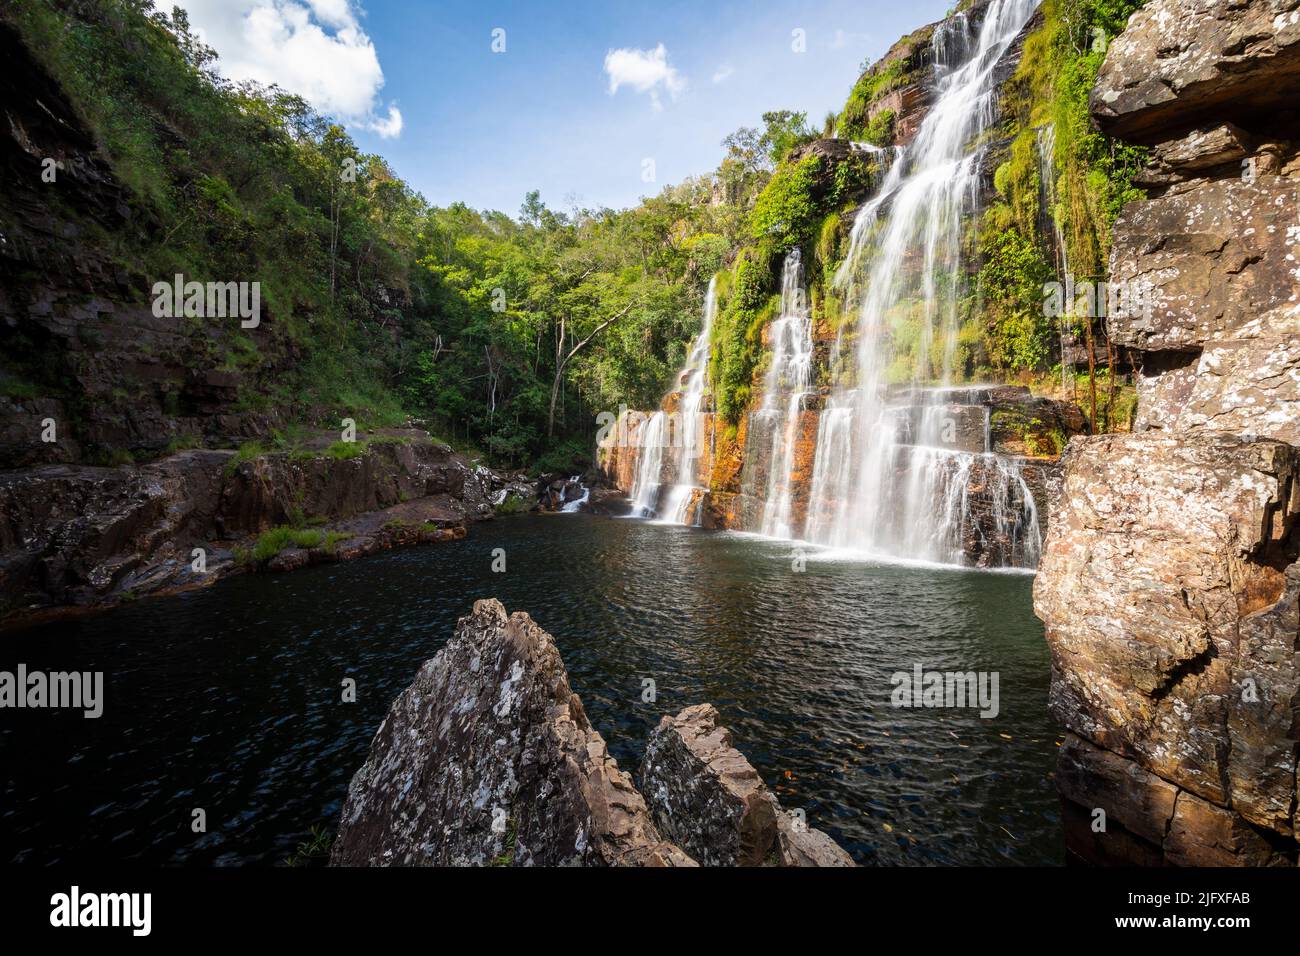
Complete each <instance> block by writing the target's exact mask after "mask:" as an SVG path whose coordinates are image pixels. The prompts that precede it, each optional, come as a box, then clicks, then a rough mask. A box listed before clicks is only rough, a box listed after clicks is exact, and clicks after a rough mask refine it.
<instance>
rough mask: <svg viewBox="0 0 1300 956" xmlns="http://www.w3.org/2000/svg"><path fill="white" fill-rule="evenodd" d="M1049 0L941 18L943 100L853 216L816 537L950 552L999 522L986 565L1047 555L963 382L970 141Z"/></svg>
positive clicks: (815, 482) (939, 85) (988, 122)
mask: <svg viewBox="0 0 1300 956" xmlns="http://www.w3.org/2000/svg"><path fill="white" fill-rule="evenodd" d="M1038 3H1039V0H993V2H991V3H990V4H989V5H988V6H987V8H985V11H984V16H983V19H982V20H981V22H980V23H979V25H978V26H975V25H973V24H972V23H971V21H970V19H969V18H968V17H967V16H966V15H964V14H958V15H954V16H953V17H951V18H949V19H948V20H946V21H944V22H943V23H942V24H940V25H939V26H938V27H936V29H935V31H934V36H933V37H932V39H931V58H932V62H933V63H934V64H935V96H934V105H933V106H932V107H931V109H930V111H929V113H928V114H927V115H926V116H925V118H924V119H923V120H922V122H921V125H920V128H919V129H918V131H917V134H916V136H915V138H914V139H913V141H912V142H911V143H910V144H909V145H908V146H907V147H905V148H904V149H903V150H902V152H901V154H900V155H899V156H898V157H897V158H896V159H895V160H894V162H893V163H892V164H891V165H890V167H889V171H888V173H887V175H886V176H885V178H884V180H883V182H882V184H881V186H880V189H879V190H878V191H877V193H876V195H875V196H874V197H873V198H872V199H871V200H870V201H869V202H867V203H866V205H864V206H863V207H862V209H861V210H860V211H859V213H858V216H857V219H856V220H855V222H854V225H853V230H852V233H851V239H850V249H849V252H848V255H847V256H846V258H845V261H844V263H843V265H842V266H841V267H840V269H839V270H838V272H837V275H836V277H835V283H836V285H837V286H838V287H839V288H840V290H841V291H842V292H843V294H844V295H845V298H846V301H848V302H851V303H853V304H854V306H855V307H856V311H857V319H856V335H857V345H856V355H855V356H846V357H844V358H843V360H842V361H840V362H838V363H837V364H836V366H835V367H833V369H832V375H833V383H834V392H833V394H832V396H831V397H830V399H829V401H828V403H827V407H826V409H825V411H824V412H823V414H822V416H821V419H820V422H819V428H818V436H817V449H816V454H815V457H814V464H813V478H812V488H811V505H810V509H809V513H808V517H807V521H806V524H805V526H804V537H805V538H807V539H808V540H810V541H812V542H814V543H819V544H827V545H832V546H840V547H851V548H854V549H860V550H864V551H868V552H873V553H878V554H882V555H886V556H891V557H900V558H911V559H918V560H925V561H935V562H941V563H945V564H953V563H964V562H963V557H964V555H968V554H970V553H971V550H972V544H974V545H975V550H976V551H978V550H979V549H978V545H979V542H972V541H971V540H970V538H971V536H972V535H974V536H979V535H980V534H983V532H982V531H981V528H982V527H984V528H987V527H994V528H995V529H997V534H998V536H999V537H1001V538H1004V539H1005V540H1001V541H999V542H997V543H996V544H997V547H996V548H995V549H993V550H995V551H996V552H997V554H996V555H993V554H991V552H986V553H989V554H990V556H989V557H988V561H989V563H997V564H1003V563H1005V564H1018V565H1030V564H1032V563H1033V562H1034V561H1036V559H1037V549H1038V547H1039V544H1038V542H1037V540H1036V536H1037V533H1038V532H1037V514H1036V511H1035V510H1034V505H1033V498H1032V495H1030V494H1029V493H1028V488H1027V487H1026V486H1025V482H1024V480H1023V477H1022V476H1021V475H1020V473H1019V470H1018V468H1017V466H1016V464H1015V463H1014V462H1013V461H1012V460H1011V459H1007V458H1004V457H1002V456H998V455H995V454H993V453H992V452H991V451H990V450H989V449H990V447H991V446H990V441H989V426H988V422H987V418H988V409H987V407H985V406H983V405H981V404H980V402H979V401H978V400H977V399H978V397H979V395H980V390H979V389H978V388H953V387H952V382H953V380H954V377H955V372H956V369H955V368H954V366H955V363H956V356H957V325H958V317H959V303H960V299H961V297H962V294H963V289H962V288H961V277H962V276H963V275H964V271H965V270H964V267H963V262H962V240H963V235H964V230H966V229H967V228H969V227H970V222H971V217H972V215H973V213H974V212H975V205H976V197H977V195H978V190H979V187H980V167H981V159H982V151H981V150H980V149H979V148H978V147H977V148H975V149H973V150H972V149H970V148H969V144H971V143H972V142H977V141H978V139H979V137H980V135H981V134H982V133H984V132H985V131H986V130H988V129H989V128H990V127H991V126H992V124H993V122H994V120H995V119H996V116H995V113H996V85H997V84H996V77H995V73H996V66H997V63H998V61H999V60H1000V59H1001V58H1002V56H1003V55H1004V54H1005V53H1006V52H1007V50H1008V48H1009V47H1010V46H1011V44H1012V43H1013V42H1014V40H1015V38H1016V36H1017V35H1018V34H1019V33H1020V31H1021V30H1022V29H1023V27H1024V26H1025V24H1026V23H1027V22H1028V20H1029V18H1030V16H1031V15H1032V14H1033V12H1034V10H1035V9H1036V8H1037V6H1038ZM977 426H978V427H977ZM999 495H1000V496H1001V497H999ZM994 499H996V501H995V500H994ZM981 519H983V524H981ZM990 522H991V524H990ZM765 524H766V517H765ZM1030 537H1034V538H1035V540H1033V541H1032V542H1031V541H1029V540H1028V539H1029V538H1030Z"/></svg>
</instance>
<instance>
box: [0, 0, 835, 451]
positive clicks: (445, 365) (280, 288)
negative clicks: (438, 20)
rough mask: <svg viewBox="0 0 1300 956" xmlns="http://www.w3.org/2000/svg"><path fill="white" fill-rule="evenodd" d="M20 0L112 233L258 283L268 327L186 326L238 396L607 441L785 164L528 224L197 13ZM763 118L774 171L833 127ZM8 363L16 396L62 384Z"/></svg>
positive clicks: (523, 438) (660, 366) (186, 268)
mask: <svg viewBox="0 0 1300 956" xmlns="http://www.w3.org/2000/svg"><path fill="white" fill-rule="evenodd" d="M8 9H12V10H13V14H12V17H13V20H14V22H15V23H16V25H17V27H18V29H19V31H20V33H21V34H22V36H23V37H24V39H25V41H26V43H27V44H28V46H29V47H30V48H31V49H32V51H33V52H34V54H35V55H36V56H38V57H39V58H40V59H41V60H42V61H43V65H44V66H45V67H46V68H47V69H48V70H49V72H50V73H51V74H52V75H53V76H54V77H55V78H56V79H57V80H58V81H59V82H60V84H61V85H62V86H63V87H64V89H66V90H67V91H68V94H69V97H70V99H71V101H72V102H73V105H74V107H75V108H76V109H77V110H78V112H79V113H80V114H81V116H82V117H83V119H84V121H85V122H86V124H87V126H88V127H89V128H90V129H91V130H92V132H93V134H94V136H95V137H96V139H97V140H98V142H99V143H100V145H101V147H102V151H103V153H104V154H105V156H106V157H107V159H108V161H109V163H110V165H111V167H112V169H113V172H114V173H115V174H116V176H117V177H118V178H119V180H120V181H121V182H122V183H123V184H124V185H125V187H126V190H127V192H128V194H129V199H130V203H131V205H132V207H133V216H132V219H131V223H132V225H131V226H129V227H128V228H126V229H123V230H119V231H118V232H115V233H114V234H113V235H111V236H108V235H101V233H102V230H100V232H96V233H95V235H96V236H99V239H98V240H97V241H102V242H104V243H105V244H106V245H107V246H109V247H110V250H109V251H110V252H111V254H112V255H114V256H115V257H116V258H117V259H118V260H119V261H120V263H121V264H122V266H123V267H124V268H125V269H126V270H128V271H129V272H132V273H134V274H139V275H141V276H144V277H146V278H149V279H151V280H152V279H156V278H158V277H170V276H171V275H173V274H175V273H177V272H180V273H183V274H185V275H186V276H188V277H195V278H199V279H202V280H206V279H208V278H220V279H223V280H226V279H235V280H241V281H257V282H259V283H260V285H261V300H262V309H263V315H262V323H261V326H260V327H259V328H257V329H255V330H251V331H245V330H241V329H240V328H239V327H238V324H233V325H231V326H230V327H216V326H213V325H211V324H204V323H201V322H194V323H193V324H192V327H190V328H189V329H188V333H189V335H190V347H191V348H192V349H193V350H194V352H195V362H194V364H201V363H202V362H208V363H210V365H209V367H214V368H222V369H225V370H227V371H232V372H238V373H239V374H240V376H241V379H242V382H241V387H240V400H239V410H241V411H263V412H265V411H269V410H271V409H275V410H276V411H277V412H278V413H279V416H280V417H281V419H282V420H291V421H299V422H302V423H305V424H310V425H314V426H321V427H331V428H332V427H337V422H338V419H339V418H341V417H351V418H354V419H356V420H357V422H358V423H359V424H361V425H362V427H365V428H376V427H381V426H387V425H400V424H402V423H404V422H405V421H406V420H407V418H408V417H409V416H410V415H412V414H413V415H416V416H418V417H420V418H421V419H424V420H426V421H429V422H430V423H431V425H432V427H434V428H435V429H436V430H438V431H439V432H441V433H442V434H444V435H447V436H448V437H449V438H450V439H451V441H452V442H453V443H454V444H457V445H459V446H461V447H467V446H473V447H478V448H482V449H483V450H484V451H485V452H486V453H487V454H488V455H489V456H490V457H491V458H493V459H494V460H495V461H497V462H498V463H504V464H511V465H518V464H522V463H525V462H528V461H531V460H533V459H535V458H536V457H538V456H539V455H542V454H545V453H546V452H548V451H549V450H550V449H552V448H553V447H567V443H568V442H570V441H572V440H575V439H581V440H583V441H589V440H590V435H591V433H592V421H593V417H594V414H595V412H596V411H599V410H606V409H616V408H617V407H618V406H619V405H620V404H628V405H633V406H635V405H641V406H643V407H644V406H646V405H649V404H653V403H655V402H657V400H658V398H659V396H660V394H661V393H662V391H663V389H664V388H665V387H666V386H667V384H668V383H669V382H670V381H671V378H672V373H673V370H674V369H675V368H676V366H677V365H678V363H680V361H681V359H682V356H683V352H684V349H685V343H687V342H688V341H689V338H690V335H691V334H692V332H693V330H694V329H695V328H698V316H699V309H700V303H701V300H702V296H703V289H704V284H705V283H706V281H707V277H708V276H709V275H711V274H712V273H713V272H714V271H716V270H717V269H719V268H721V267H722V266H723V264H724V263H725V261H726V259H727V257H728V253H729V250H730V248H731V247H732V245H733V244H734V243H735V242H736V240H737V239H738V238H739V237H740V234H741V231H742V229H743V220H744V216H745V212H746V210H747V207H748V204H749V202H750V201H751V200H752V197H753V195H754V194H755V193H756V192H757V190H758V188H760V187H761V185H762V182H763V181H765V177H766V174H765V173H763V172H761V171H760V170H758V169H756V168H752V167H748V166H745V164H744V163H738V162H737V161H736V160H734V159H732V160H731V162H730V165H728V163H724V168H725V175H724V176H723V179H724V180H725V181H726V183H727V188H728V192H729V193H734V199H735V202H734V203H732V202H728V203H723V204H716V203H711V202H709V201H708V200H709V198H710V195H711V194H710V190H711V182H710V180H709V179H708V178H705V179H701V180H690V181H687V182H685V183H682V184H681V185H678V186H674V187H670V188H667V189H665V190H664V191H663V192H662V193H660V194H659V195H658V196H654V197H650V198H648V199H646V200H644V201H643V202H642V203H641V204H640V205H638V206H636V207H634V208H632V209H627V210H622V211H615V210H610V209H604V208H596V209H574V210H572V211H570V212H568V213H560V212H557V211H554V210H552V209H549V208H547V206H546V205H545V203H543V201H542V198H541V196H540V195H538V193H536V192H535V191H534V192H531V193H529V194H527V195H526V196H525V197H524V203H523V206H522V208H521V210H520V213H519V216H518V218H514V219H512V218H511V217H509V216H507V215H505V214H504V213H501V212H488V211H485V212H480V211H476V210H472V209H469V208H468V207H466V206H464V205H462V204H452V205H450V206H448V207H446V208H436V207H431V206H429V205H428V203H426V202H425V201H424V199H423V198H422V197H420V196H419V195H418V194H417V193H415V192H414V190H412V189H411V188H410V186H409V185H408V184H407V183H405V182H403V181H402V180H401V179H400V178H398V177H397V175H395V173H394V172H393V170H392V169H391V168H390V167H389V166H388V164H387V163H386V162H385V161H384V160H383V159H382V158H381V157H379V156H376V155H373V154H367V153H364V152H362V151H361V150H360V149H358V148H357V145H356V144H355V143H354V142H353V141H352V139H351V138H350V137H349V135H348V134H347V132H346V131H345V130H344V129H343V128H342V127H341V126H339V125H337V124H335V123H333V122H331V121H330V120H329V119H328V118H326V117H322V116H319V115H317V114H316V113H315V112H313V111H312V110H311V109H310V108H309V107H308V105H307V104H306V103H305V102H304V101H303V100H302V99H301V98H299V97H295V96H291V95H289V94H286V93H284V92H283V91H281V90H279V89H276V88H273V87H272V88H268V87H262V86H259V85H257V84H254V83H240V84H234V83H230V82H228V81H225V80H223V79H221V78H220V77H219V76H218V75H217V74H216V72H215V71H214V70H213V63H214V56H215V55H214V54H213V53H212V51H211V50H208V49H206V48H205V47H204V46H203V44H202V43H201V42H199V41H198V39H197V38H196V37H195V36H194V34H193V32H192V31H191V30H190V26H189V23H188V19H187V17H186V16H185V14H184V12H183V11H174V12H173V13H171V14H163V13H158V12H154V11H153V9H152V8H151V5H150V3H149V2H147V0H90V2H75V3H74V2H72V0H14V2H13V3H12V4H10V7H9V8H7V10H8ZM764 124H765V127H764V131H763V132H762V133H761V134H757V137H756V139H755V147H756V148H757V149H759V150H761V151H762V154H763V161H764V162H767V163H770V162H772V161H774V160H773V157H775V158H776V159H779V158H780V157H781V156H783V155H784V154H785V153H786V152H788V150H789V149H790V148H792V147H793V146H794V145H797V144H798V143H799V142H802V141H805V140H806V139H807V138H809V137H810V136H811V135H812V133H811V131H810V130H809V129H808V127H807V123H806V119H805V117H804V115H803V114H800V113H793V112H789V111H781V112H773V113H769V114H765V115H764ZM349 169H354V170H355V176H351V177H348V176H345V175H343V173H344V172H345V171H346V170H349ZM94 228H95V227H94V224H93V223H87V229H88V230H91V229H94ZM610 318H614V319H615V321H614V322H612V323H611V324H609V325H608V326H606V327H604V328H603V330H602V331H600V332H599V333H598V334H597V333H596V330H597V329H600V328H601V327H602V324H603V323H605V321H606V320H607V319H610ZM90 335H91V333H89V332H88V333H87V336H86V339H85V341H84V344H85V346H86V348H87V349H91V348H93V347H94V343H93V342H92V341H91V340H90ZM593 335H594V338H591V339H590V341H587V342H586V344H585V345H583V346H582V347H581V348H579V349H578V350H577V351H576V352H575V353H574V354H573V355H571V356H570V355H569V352H570V350H572V349H573V348H574V347H575V346H577V345H579V343H582V342H584V341H585V340H587V339H588V337H589V336H593ZM6 351H8V342H7V343H6ZM28 366H29V363H27V362H26V360H25V359H24V361H23V365H22V367H23V368H27V367H28ZM0 379H2V380H3V381H4V383H5V385H4V388H5V390H6V391H7V392H12V393H15V394H16V395H19V396H21V395H27V394H39V393H41V392H43V391H45V390H46V386H45V383H44V382H43V381H37V382H31V383H27V382H25V381H22V380H20V379H18V378H17V377H10V376H3V377H0ZM65 379H66V376H61V377H54V376H52V377H51V379H50V380H51V382H52V383H55V385H57V383H58V382H59V381H61V380H65ZM49 387H50V388H53V387H54V385H51V386H49ZM553 388H554V391H555V408H554V416H553V418H554V421H552V414H551V411H552V408H551V406H552V402H551V397H552V390H553ZM234 464H235V465H237V464H238V461H236V462H235V463H234Z"/></svg>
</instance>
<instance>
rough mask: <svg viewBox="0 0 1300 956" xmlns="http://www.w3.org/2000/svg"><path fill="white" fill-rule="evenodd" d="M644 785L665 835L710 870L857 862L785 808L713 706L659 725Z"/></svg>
mask: <svg viewBox="0 0 1300 956" xmlns="http://www.w3.org/2000/svg"><path fill="white" fill-rule="evenodd" d="M640 784H641V790H642V792H643V793H644V794H645V797H646V801H647V803H648V804H649V806H650V810H651V813H653V815H654V820H655V823H657V824H658V825H659V829H660V832H662V833H663V834H664V835H665V836H667V837H669V838H671V839H672V840H674V841H675V842H676V843H677V844H678V845H679V846H681V847H682V848H683V849H685V850H686V851H687V852H688V853H690V854H691V855H692V856H693V857H695V859H697V860H699V861H700V862H701V863H702V864H704V865H706V866H762V865H764V864H767V865H777V866H854V865H855V864H854V863H853V860H852V858H851V857H850V856H849V855H848V854H847V853H845V852H844V851H843V850H842V849H840V847H839V846H837V845H836V844H835V841H833V840H832V839H831V838H830V837H829V836H827V835H826V834H825V833H822V832H821V831H820V830H812V829H809V828H808V826H807V825H806V824H805V823H804V822H803V821H801V820H798V819H796V818H795V817H792V816H791V815H790V814H788V813H786V812H785V811H784V810H782V809H781V806H780V804H779V803H778V802H777V800H776V797H775V795H774V794H773V793H772V792H771V791H770V790H768V788H767V787H766V785H764V783H763V780H762V778H761V777H759V775H758V771H757V770H755V769H754V768H753V766H752V765H751V764H750V762H749V761H748V760H746V759H745V757H744V755H743V754H741V753H740V752H739V751H738V750H736V749H735V748H734V747H732V745H731V733H730V731H728V730H727V729H726V728H725V727H720V726H719V725H718V711H717V710H716V709H715V708H714V707H713V705H712V704H697V705H696V706H694V707H688V708H686V709H685V710H683V711H682V712H681V713H680V714H678V715H677V716H676V717H664V718H663V720H661V721H660V722H659V726H658V727H657V728H655V731H654V733H653V734H651V736H650V740H649V742H648V743H647V744H646V752H645V759H644V760H643V761H642V764H641V773H640Z"/></svg>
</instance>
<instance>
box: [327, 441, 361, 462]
mask: <svg viewBox="0 0 1300 956" xmlns="http://www.w3.org/2000/svg"><path fill="white" fill-rule="evenodd" d="M325 454H326V455H328V456H329V457H330V458H337V459H338V460H339V461H347V460H348V459H349V458H362V457H364V456H365V454H366V443H365V442H362V441H336V442H334V443H333V444H332V445H330V446H329V447H328V448H326V449H325Z"/></svg>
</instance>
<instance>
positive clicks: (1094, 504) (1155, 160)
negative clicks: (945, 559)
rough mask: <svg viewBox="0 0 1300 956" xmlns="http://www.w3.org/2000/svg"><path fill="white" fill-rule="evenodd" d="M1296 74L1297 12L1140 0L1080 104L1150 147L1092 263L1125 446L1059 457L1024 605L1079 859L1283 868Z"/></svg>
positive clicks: (1087, 443)
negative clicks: (1121, 290) (1039, 628)
mask: <svg viewBox="0 0 1300 956" xmlns="http://www.w3.org/2000/svg"><path fill="white" fill-rule="evenodd" d="M1298 67H1300V2H1297V0H1234V2H1231V3H1224V2H1219V0H1153V2H1151V3H1148V4H1147V5H1146V6H1145V7H1143V8H1142V9H1140V10H1139V11H1138V12H1136V13H1135V14H1134V15H1133V17H1132V19H1131V20H1130V23H1129V26H1128V29H1127V30H1126V31H1125V32H1124V33H1123V34H1122V35H1121V36H1120V37H1118V38H1117V39H1116V40H1115V41H1114V42H1113V44H1112V45H1111V48H1110V51H1109V53H1108V56H1107V58H1106V61H1105V63H1104V65H1103V66H1102V69H1101V71H1100V75H1099V77H1098V81H1097V84H1096V87H1095V88H1094V90H1093V92H1092V99H1091V105H1092V110H1093V114H1094V116H1095V118H1096V119H1097V121H1098V123H1099V124H1100V125H1101V127H1102V129H1103V130H1104V131H1106V132H1108V133H1111V134H1113V135H1118V136H1121V137H1124V138H1127V139H1130V140H1132V141H1134V142H1138V143H1142V144H1144V145H1147V146H1150V147H1152V163H1151V167H1150V169H1149V170H1148V171H1147V172H1146V174H1145V175H1144V176H1143V177H1142V182H1143V184H1144V185H1145V186H1146V187H1147V189H1148V190H1149V193H1150V196H1151V198H1150V199H1148V200H1146V201H1139V202H1135V203H1132V204H1130V205H1129V206H1127V207H1126V208H1125V209H1124V211H1123V213H1122V214H1121V216H1120V218H1119V220H1118V222H1117V223H1116V226H1115V234H1114V243H1113V247H1112V254H1111V261H1110V272H1111V279H1112V281H1118V282H1131V283H1143V284H1146V285H1147V286H1148V287H1149V290H1150V299H1149V305H1150V308H1149V309H1146V310H1138V311H1135V312H1132V313H1130V314H1127V315H1124V316H1112V317H1111V319H1110V330H1109V331H1110V334H1111V336H1112V338H1113V340H1114V341H1115V342H1117V343H1119V344H1121V345H1124V346H1126V347H1128V348H1130V349H1132V350H1134V352H1135V353H1136V355H1137V361H1138V362H1139V363H1140V368H1141V372H1140V375H1141V378H1140V384H1139V406H1138V417H1137V424H1136V433H1135V434H1133V435H1126V436H1113V435H1112V436H1102V437H1098V438H1091V439H1083V438H1080V439H1075V440H1074V441H1073V442H1072V443H1071V444H1070V446H1069V448H1068V450H1067V453H1066V455H1065V458H1064V466H1065V473H1064V479H1063V488H1062V492H1061V495H1060V498H1059V503H1058V507H1057V510H1056V513H1055V515H1054V517H1053V524H1052V530H1051V533H1050V534H1049V536H1048V541H1047V548H1046V551H1045V553H1044V556H1043V560H1042V563H1041V565H1040V570H1039V575H1038V578H1037V581H1036V585H1035V609H1036V611H1037V613H1038V615H1039V616H1040V617H1041V618H1042V619H1043V621H1044V624H1045V625H1046V634H1047V640H1048V644H1049V646H1050V648H1051V651H1052V657H1053V674H1052V678H1053V679H1052V691H1051V705H1052V710H1053V713H1054V714H1055V715H1056V717H1057V718H1058V719H1059V720H1060V721H1061V722H1062V723H1063V724H1064V726H1065V728H1066V730H1067V731H1068V734H1067V739H1066V743H1065V746H1063V747H1062V750H1061V755H1060V761H1059V765H1058V769H1057V783H1058V787H1059V789H1060V792H1061V795H1062V797H1063V800H1064V807H1065V820H1066V838H1067V845H1068V847H1069V849H1070V850H1071V851H1072V852H1073V853H1074V854H1075V855H1076V856H1078V857H1080V858H1082V859H1085V860H1089V861H1092V862H1099V863H1134V862H1136V863H1147V864H1155V863H1168V864H1178V865H1227V864H1282V865H1295V864H1296V863H1297V858H1298V856H1300V840H1298V836H1297V835H1298V821H1297V816H1296V813H1297V781H1296V766H1297V750H1298V747H1300V563H1297V561H1298V559H1300V450H1298V449H1297V447H1296V445H1297V443H1300V404H1298V399H1300V344H1298V343H1300V265H1298V262H1300V161H1298V158H1297V147H1298V146H1300V122H1298V121H1297V112H1296V110H1297V108H1300V86H1298V85H1297V83H1296V75H1297V74H1296V70H1297V68H1298Z"/></svg>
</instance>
